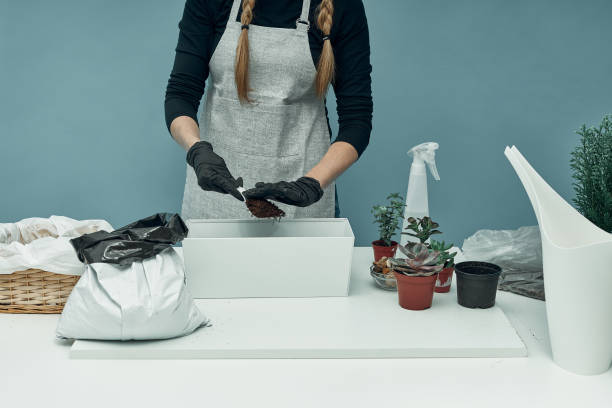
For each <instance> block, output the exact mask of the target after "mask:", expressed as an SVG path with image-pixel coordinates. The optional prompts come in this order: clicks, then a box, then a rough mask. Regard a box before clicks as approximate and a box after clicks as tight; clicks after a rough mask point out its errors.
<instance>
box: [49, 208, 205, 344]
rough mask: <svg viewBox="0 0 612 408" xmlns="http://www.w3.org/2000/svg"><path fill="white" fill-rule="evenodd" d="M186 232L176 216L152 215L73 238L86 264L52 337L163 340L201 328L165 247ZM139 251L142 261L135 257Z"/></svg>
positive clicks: (179, 269) (178, 261) (175, 258)
mask: <svg viewBox="0 0 612 408" xmlns="http://www.w3.org/2000/svg"><path fill="white" fill-rule="evenodd" d="M177 231H178V232H177ZM186 234H187V227H185V225H184V223H183V221H182V220H181V219H180V217H179V216H178V215H172V216H170V215H169V214H157V215H155V216H153V217H149V218H147V219H144V220H140V221H137V222H136V223H134V224H130V225H128V226H126V227H123V228H120V229H119V230H116V231H114V232H112V233H106V234H100V233H96V234H89V236H88V235H86V236H83V237H81V238H78V239H75V240H73V241H72V244H73V246H74V247H75V249H77V253H78V255H79V259H82V260H86V261H90V262H91V263H88V264H87V269H86V271H85V272H84V273H83V275H82V276H81V279H80V280H79V282H78V283H77V284H76V286H75V287H74V289H73V290H72V293H71V294H70V297H69V298H68V301H67V303H66V306H65V307H64V311H63V312H62V316H61V317H60V320H59V323H58V325H57V330H56V334H57V336H58V337H59V338H68V339H90V340H153V339H167V338H172V337H178V336H183V335H186V334H189V333H191V332H193V331H194V330H196V329H197V328H198V327H201V326H205V325H207V324H208V320H207V319H206V317H205V316H204V315H203V314H202V313H201V312H200V310H199V309H198V308H197V307H196V305H195V303H194V301H193V298H192V297H191V295H190V294H189V292H188V290H187V288H186V286H185V271H184V266H183V260H182V258H181V256H180V255H179V254H178V253H177V252H176V251H175V249H174V248H173V247H172V246H171V245H172V244H173V243H175V242H176V241H180V240H182V239H183V238H184V236H185V235H186ZM140 244H141V245H140ZM139 253H140V256H142V257H145V258H144V259H138V257H139V255H138V254H139Z"/></svg>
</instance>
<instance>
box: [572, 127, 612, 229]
mask: <svg viewBox="0 0 612 408" xmlns="http://www.w3.org/2000/svg"><path fill="white" fill-rule="evenodd" d="M576 133H577V134H578V135H580V143H579V144H578V146H577V147H576V149H574V151H573V152H572V158H571V160H570V166H571V168H572V170H573V174H572V175H573V177H574V183H573V185H574V190H575V191H576V197H575V198H574V204H576V207H577V208H578V211H580V212H581V213H582V215H584V216H585V217H586V218H588V219H589V220H590V221H591V222H592V223H593V224H595V225H597V226H598V227H599V228H601V229H603V230H605V231H607V232H612V115H607V116H604V118H603V120H602V122H601V124H600V125H599V127H590V128H587V127H586V125H582V127H581V128H580V130H579V131H578V132H576Z"/></svg>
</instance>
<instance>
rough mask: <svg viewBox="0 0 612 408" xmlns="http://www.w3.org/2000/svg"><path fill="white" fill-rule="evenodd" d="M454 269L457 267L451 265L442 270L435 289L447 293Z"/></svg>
mask: <svg viewBox="0 0 612 408" xmlns="http://www.w3.org/2000/svg"><path fill="white" fill-rule="evenodd" d="M454 270H455V268H454V267H452V266H451V267H450V268H444V269H442V270H441V271H440V273H439V274H438V279H436V287H435V289H434V290H435V291H436V292H437V293H447V292H449V291H450V288H451V282H452V280H453V271H454Z"/></svg>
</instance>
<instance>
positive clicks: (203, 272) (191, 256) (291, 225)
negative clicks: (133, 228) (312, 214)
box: [183, 218, 355, 299]
mask: <svg viewBox="0 0 612 408" xmlns="http://www.w3.org/2000/svg"><path fill="white" fill-rule="evenodd" d="M187 226H188V227H189V235H188V236H187V238H185V240H184V241H183V252H184V256H185V273H186V276H187V286H188V288H189V290H190V291H191V293H192V295H193V296H194V297H195V298H197V299H206V298H238V297H319V296H347V295H348V289H349V281H350V272H351V260H352V256H353V246H354V244H355V236H354V235H353V231H352V229H351V226H350V224H349V222H348V220H347V219H346V218H329V219H328V218H325V219H294V220H282V221H280V222H278V221H270V220H187Z"/></svg>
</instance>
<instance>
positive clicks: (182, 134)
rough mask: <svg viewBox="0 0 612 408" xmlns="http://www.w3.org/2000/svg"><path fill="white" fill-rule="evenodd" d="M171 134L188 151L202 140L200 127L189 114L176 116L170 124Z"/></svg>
mask: <svg viewBox="0 0 612 408" xmlns="http://www.w3.org/2000/svg"><path fill="white" fill-rule="evenodd" d="M170 134H171V135H172V137H173V138H174V140H176V142H177V143H178V144H180V145H181V146H182V147H183V149H185V150H186V151H189V149H191V147H192V146H193V145H194V144H196V143H197V142H199V141H200V128H199V127H198V124H197V123H196V121H195V120H193V118H191V117H189V116H179V117H177V118H175V119H174V120H173V121H172V123H171V124H170Z"/></svg>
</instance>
